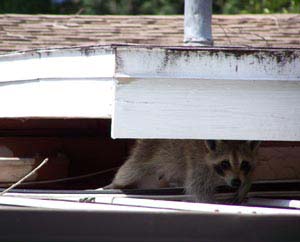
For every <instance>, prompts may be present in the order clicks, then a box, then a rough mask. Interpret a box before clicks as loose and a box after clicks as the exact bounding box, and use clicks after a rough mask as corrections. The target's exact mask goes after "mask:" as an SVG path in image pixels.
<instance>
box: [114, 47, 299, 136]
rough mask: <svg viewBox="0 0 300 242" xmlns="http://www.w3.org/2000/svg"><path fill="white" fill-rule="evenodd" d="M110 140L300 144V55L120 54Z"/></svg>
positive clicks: (225, 52)
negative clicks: (230, 141)
mask: <svg viewBox="0 0 300 242" xmlns="http://www.w3.org/2000/svg"><path fill="white" fill-rule="evenodd" d="M116 56H117V65H116V75H115V78H116V79H117V85H116V91H115V103H114V113H113V125H112V136H113V137H114V138H174V139H238V140H246V139H252V140H293V141H296V140H300V58H299V56H300V52H299V50H297V51H294V52H293V51H291V52H289V51H287V52H284V51H282V50H272V51H263V50H256V51H253V50H252V51H248V52H247V51H246V52H243V51H241V52H237V51H236V50H228V49H225V50H222V49H220V50H216V49H213V50H211V51H207V50H200V51H199V50H195V49H190V50H166V49H165V50H163V49H144V50H141V49H130V50H126V49H118V50H117V53H116Z"/></svg>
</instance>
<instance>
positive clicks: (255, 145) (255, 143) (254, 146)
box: [247, 140, 261, 151]
mask: <svg viewBox="0 0 300 242" xmlns="http://www.w3.org/2000/svg"><path fill="white" fill-rule="evenodd" d="M247 143H248V144H249V146H250V149H251V150H252V151H256V150H257V148H258V146H259V145H260V144H261V141H250V140H248V141H247Z"/></svg>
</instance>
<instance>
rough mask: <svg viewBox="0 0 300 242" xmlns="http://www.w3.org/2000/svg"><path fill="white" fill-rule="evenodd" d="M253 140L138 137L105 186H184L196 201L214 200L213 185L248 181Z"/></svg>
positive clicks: (241, 187) (243, 188)
mask: <svg viewBox="0 0 300 242" xmlns="http://www.w3.org/2000/svg"><path fill="white" fill-rule="evenodd" d="M258 146H259V142H257V141H220V140H219V141H216V140H206V141H204V142H203V141H201V140H138V141H137V142H136V145H135V147H134V148H133V149H132V152H131V155H130V156H129V158H128V159H127V161H126V162H125V163H124V164H123V165H122V166H121V167H120V169H119V170H118V172H117V173H116V175H115V177H114V179H113V181H112V183H111V184H110V185H108V186H106V187H104V188H105V189H128V188H143V189H146V188H161V187H170V186H179V187H181V186H182V187H184V189H185V191H186V193H187V194H190V195H193V196H194V198H195V201H197V202H214V191H215V187H216V186H217V185H220V184H222V183H226V184H227V185H229V186H230V187H233V188H236V189H237V190H238V193H237V197H236V201H240V200H241V199H242V198H243V197H244V196H245V195H246V193H247V191H248V190H249V188H250V184H251V175H252V173H253V170H254V168H255V163H256V151H257V148H258Z"/></svg>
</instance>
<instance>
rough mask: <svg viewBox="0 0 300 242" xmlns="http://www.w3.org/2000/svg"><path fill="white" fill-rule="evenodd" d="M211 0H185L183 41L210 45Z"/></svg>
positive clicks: (194, 44) (198, 44)
mask: <svg viewBox="0 0 300 242" xmlns="http://www.w3.org/2000/svg"><path fill="white" fill-rule="evenodd" d="M211 15H212V0H185V3H184V43H185V45H193V46H212V45H213V39H212V34H211Z"/></svg>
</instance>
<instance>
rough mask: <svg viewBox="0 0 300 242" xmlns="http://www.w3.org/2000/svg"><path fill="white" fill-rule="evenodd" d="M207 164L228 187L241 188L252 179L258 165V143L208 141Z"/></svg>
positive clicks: (206, 142)
mask: <svg viewBox="0 0 300 242" xmlns="http://www.w3.org/2000/svg"><path fill="white" fill-rule="evenodd" d="M205 144H206V146H207V148H208V150H209V152H208V154H207V156H206V162H207V163H208V165H209V166H211V167H212V168H213V169H214V171H215V172H216V173H217V174H218V175H219V176H221V177H222V178H223V179H224V181H225V182H226V183H227V185H229V186H231V187H233V188H239V187H240V186H242V185H243V183H244V182H245V181H247V180H249V179H250V177H251V175H252V172H253V170H254V168H255V164H256V153H257V152H256V151H257V148H258V146H259V144H260V142H257V141H215V140H207V141H205Z"/></svg>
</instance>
